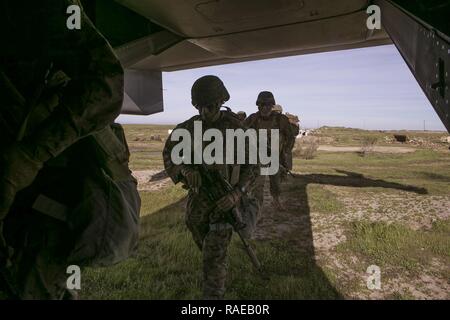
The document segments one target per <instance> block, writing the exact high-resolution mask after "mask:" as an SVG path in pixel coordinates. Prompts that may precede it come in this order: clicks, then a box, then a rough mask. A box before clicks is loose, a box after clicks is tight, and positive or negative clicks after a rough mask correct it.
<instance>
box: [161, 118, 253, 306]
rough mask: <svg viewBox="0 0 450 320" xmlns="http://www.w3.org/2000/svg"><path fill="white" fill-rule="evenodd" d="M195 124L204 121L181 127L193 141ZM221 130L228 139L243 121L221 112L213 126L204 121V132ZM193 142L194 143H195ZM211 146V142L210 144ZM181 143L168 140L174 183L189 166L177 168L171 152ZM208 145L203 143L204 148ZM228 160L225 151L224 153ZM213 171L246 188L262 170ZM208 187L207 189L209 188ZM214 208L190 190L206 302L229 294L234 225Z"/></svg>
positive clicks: (189, 219)
mask: <svg viewBox="0 0 450 320" xmlns="http://www.w3.org/2000/svg"><path fill="white" fill-rule="evenodd" d="M194 121H202V119H201V117H200V116H194V117H193V118H191V119H189V120H187V121H186V122H183V123H181V124H179V125H178V126H177V127H176V129H175V130H177V129H179V128H183V129H187V130H188V131H189V132H190V133H191V136H192V138H193V131H194ZM210 128H215V129H219V130H220V131H221V132H222V134H223V137H224V140H225V145H226V139H225V130H226V129H238V128H242V124H241V121H240V119H239V118H238V117H237V116H236V115H235V114H234V113H232V112H229V111H221V115H220V118H219V119H218V120H217V121H216V122H215V123H212V124H209V125H208V124H206V123H205V122H203V127H202V129H203V132H204V131H205V130H207V129H210ZM192 143H193V142H192ZM208 143H209V142H208ZM176 144H177V142H172V141H170V137H169V138H168V140H167V142H166V145H165V147H164V151H163V157H164V165H165V168H166V171H167V173H168V175H169V176H170V177H171V179H172V180H173V182H174V183H179V182H183V183H184V179H183V175H182V174H181V172H182V169H183V167H184V166H190V165H186V164H182V165H175V164H174V163H173V162H172V160H171V150H172V148H173V147H174V145H176ZM204 147H205V143H203V148H204ZM224 157H226V155H225V151H224ZM205 168H206V169H207V170H208V171H209V170H212V171H218V172H220V174H221V175H222V177H224V178H225V179H226V180H227V181H228V182H230V183H231V185H233V186H246V185H249V184H251V183H252V182H253V181H254V180H255V179H256V177H257V174H258V168H257V166H255V165H246V164H244V165H227V164H213V165H205ZM207 187H208V186H206V188H207ZM213 207H214V203H212V202H211V201H210V200H209V199H208V197H207V196H206V195H205V194H203V193H194V192H193V191H192V190H189V194H188V201H187V207H186V225H187V227H188V229H189V231H190V232H191V234H192V237H193V238H194V241H195V243H196V244H197V246H198V248H199V249H200V250H201V251H202V253H203V297H204V298H205V299H221V298H223V295H224V293H225V281H226V276H227V262H226V257H227V248H228V245H229V243H230V240H231V236H232V231H233V230H232V228H231V225H229V224H228V223H226V222H225V221H222V220H215V219H214V218H213V217H212V216H211V215H210V212H211V208H213Z"/></svg>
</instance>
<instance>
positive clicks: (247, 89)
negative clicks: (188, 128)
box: [118, 45, 445, 131]
mask: <svg viewBox="0 0 450 320" xmlns="http://www.w3.org/2000/svg"><path fill="white" fill-rule="evenodd" d="M207 74H213V75H217V76H219V77H220V78H221V79H222V80H223V82H224V83H225V86H226V87H227V89H228V91H229V92H230V95H231V99H230V101H228V102H227V103H226V104H225V105H227V106H229V107H231V108H232V109H233V111H235V112H237V111H240V110H243V111H245V112H247V114H250V113H253V112H256V111H257V107H256V106H255V101H256V97H257V95H258V93H259V92H260V91H264V90H269V91H272V92H273V93H274V95H275V99H276V100H277V103H279V104H281V105H282V106H283V109H284V111H287V112H289V113H293V114H297V115H298V116H299V117H300V119H301V125H302V126H303V127H307V128H314V127H317V126H323V125H329V126H344V127H353V128H364V129H420V130H422V129H423V125H424V121H425V125H426V129H427V130H444V131H445V128H444V126H443V125H442V123H441V121H440V120H439V118H438V116H437V115H436V113H435V112H434V110H433V107H432V106H431V104H430V103H429V102H428V100H427V98H426V97H425V95H424V94H423V92H422V90H421V89H420V87H419V85H418V84H417V82H416V81H415V79H414V77H413V75H412V74H411V72H410V71H409V69H408V67H407V65H406V64H405V62H404V61H403V59H402V58H401V56H400V54H399V53H398V51H397V49H396V48H395V47H394V46H393V45H387V46H379V47H371V48H362V49H354V50H344V51H336V52H326V53H318V54H309V55H302V56H295V57H288V58H278V59H270V60H260V61H252V62H245V63H235V64H227V65H221V66H214V67H205V68H197V69H189V70H183V71H176V72H166V73H163V86H164V109H165V110H164V112H162V113H159V114H154V115H150V116H120V117H119V119H118V121H119V122H121V123H148V124H176V123H179V122H182V121H184V120H186V119H188V118H190V117H191V116H193V115H194V114H196V110H195V109H194V108H193V107H192V105H191V99H190V90H191V86H192V84H193V83H194V81H195V80H196V79H197V78H199V77H201V76H204V75H207Z"/></svg>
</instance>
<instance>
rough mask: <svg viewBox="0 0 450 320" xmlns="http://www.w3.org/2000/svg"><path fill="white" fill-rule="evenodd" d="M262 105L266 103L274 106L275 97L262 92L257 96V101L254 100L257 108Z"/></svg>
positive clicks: (270, 93)
mask: <svg viewBox="0 0 450 320" xmlns="http://www.w3.org/2000/svg"><path fill="white" fill-rule="evenodd" d="M263 103H268V104H272V105H275V97H274V96H273V94H272V92H270V91H262V92H260V93H259V95H258V99H256V105H257V106H259V105H261V104H263Z"/></svg>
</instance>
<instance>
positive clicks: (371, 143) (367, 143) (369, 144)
mask: <svg viewBox="0 0 450 320" xmlns="http://www.w3.org/2000/svg"><path fill="white" fill-rule="evenodd" d="M377 141H378V138H377V137H371V136H367V137H363V138H362V140H361V150H359V152H358V153H359V155H360V156H361V157H365V156H366V155H367V154H369V153H371V152H373V149H374V147H375V144H376V143H377Z"/></svg>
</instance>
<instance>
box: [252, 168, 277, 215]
mask: <svg viewBox="0 0 450 320" xmlns="http://www.w3.org/2000/svg"><path fill="white" fill-rule="evenodd" d="M269 180H270V194H271V195H272V197H274V198H277V197H279V196H280V193H281V190H280V184H281V172H280V171H278V172H277V174H274V175H272V176H269ZM265 182H266V176H263V175H260V176H259V177H258V178H257V179H256V182H255V186H254V187H253V191H252V193H253V194H254V196H255V198H256V199H257V200H258V204H259V206H260V207H262V204H263V202H264V184H265Z"/></svg>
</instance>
